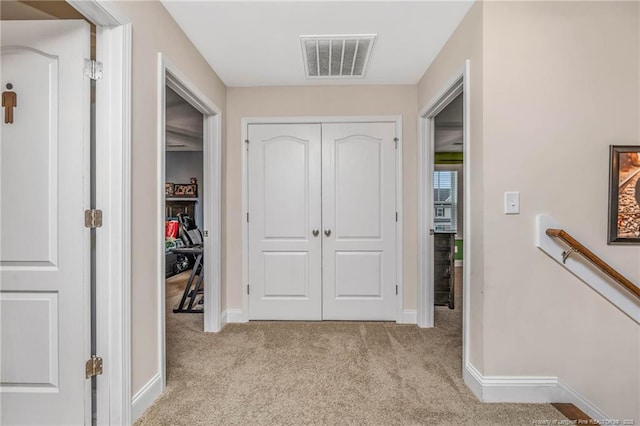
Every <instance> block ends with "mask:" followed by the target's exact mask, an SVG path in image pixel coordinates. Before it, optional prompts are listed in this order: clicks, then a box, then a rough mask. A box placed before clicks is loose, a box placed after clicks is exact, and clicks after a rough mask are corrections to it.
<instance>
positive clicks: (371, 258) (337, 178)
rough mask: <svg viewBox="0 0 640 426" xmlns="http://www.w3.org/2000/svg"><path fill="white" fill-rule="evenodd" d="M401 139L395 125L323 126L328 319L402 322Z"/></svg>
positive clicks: (325, 303) (325, 305)
mask: <svg viewBox="0 0 640 426" xmlns="http://www.w3.org/2000/svg"><path fill="white" fill-rule="evenodd" d="M394 138H395V124H394V123H331V124H323V126H322V221H323V223H322V226H323V229H326V230H330V231H331V233H330V234H329V235H326V234H324V235H323V249H322V250H323V308H322V318H323V319H328V320H338V319H339V320H395V317H396V294H395V289H396V248H395V247H396V228H395V212H396V207H395V206H396V193H395V188H396V186H395V185H396V170H395V144H394Z"/></svg>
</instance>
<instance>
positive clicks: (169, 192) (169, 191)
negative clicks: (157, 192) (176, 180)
mask: <svg viewBox="0 0 640 426" xmlns="http://www.w3.org/2000/svg"><path fill="white" fill-rule="evenodd" d="M164 195H165V196H166V197H172V196H173V184H172V183H171V182H166V183H165V184H164Z"/></svg>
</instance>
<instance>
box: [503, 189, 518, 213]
mask: <svg viewBox="0 0 640 426" xmlns="http://www.w3.org/2000/svg"><path fill="white" fill-rule="evenodd" d="M504 214H520V193H519V192H505V193H504Z"/></svg>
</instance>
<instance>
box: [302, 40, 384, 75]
mask: <svg viewBox="0 0 640 426" xmlns="http://www.w3.org/2000/svg"><path fill="white" fill-rule="evenodd" d="M375 39H376V34H362V35H329V36H300V42H301V44H302V59H303V61H304V72H305V76H306V77H307V78H308V79H326V78H362V77H364V73H365V71H366V69H367V64H368V63H369V55H370V54H371V49H372V48H373V42H374V41H375Z"/></svg>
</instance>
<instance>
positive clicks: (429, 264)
mask: <svg viewBox="0 0 640 426" xmlns="http://www.w3.org/2000/svg"><path fill="white" fill-rule="evenodd" d="M469 72H470V61H469V60H466V61H465V64H464V66H463V67H462V68H461V69H460V70H459V71H458V72H456V73H455V74H454V75H453V77H452V78H451V80H450V81H449V83H447V84H446V85H444V87H443V88H442V89H441V90H440V91H439V92H438V93H437V94H436V96H434V98H433V99H432V100H431V101H430V102H429V103H427V104H426V105H425V106H424V107H423V108H421V109H420V111H419V113H418V152H419V154H418V177H419V178H418V179H419V180H418V236H419V238H418V312H417V320H418V326H419V327H433V326H434V321H433V314H434V307H433V297H434V296H433V291H434V289H433V280H430V279H429V277H430V275H429V274H433V236H431V235H430V232H429V231H430V229H432V226H433V190H432V189H431V188H432V187H433V183H432V180H433V177H432V176H429V173H428V170H430V164H432V163H433V161H434V158H433V152H434V151H433V148H434V119H435V116H436V115H437V114H439V113H440V112H441V111H442V110H443V109H444V108H445V107H446V106H447V105H449V103H451V101H452V100H453V99H454V98H455V97H456V96H458V95H459V94H460V93H462V94H463V127H464V129H463V141H464V144H463V158H464V162H463V174H464V177H463V179H464V203H463V213H462V214H463V227H464V230H463V239H464V245H463V255H462V258H463V259H464V261H463V262H464V265H465V267H464V269H463V278H462V294H463V301H462V310H463V325H462V334H463V338H462V352H463V362H464V363H465V365H466V363H467V360H468V348H469V344H468V343H469V312H470V307H471V300H470V297H469V295H470V289H469V285H470V282H471V281H470V277H471V270H470V269H471V268H469V265H471V253H470V247H471V217H470V214H469V210H470V209H469V207H470V206H471V191H470V189H471V164H470V163H471V162H470V161H469V158H470V157H469V153H470V145H471V115H470V110H471V104H470V99H471V98H470V93H471V92H470V84H469V81H470V74H469Z"/></svg>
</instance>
